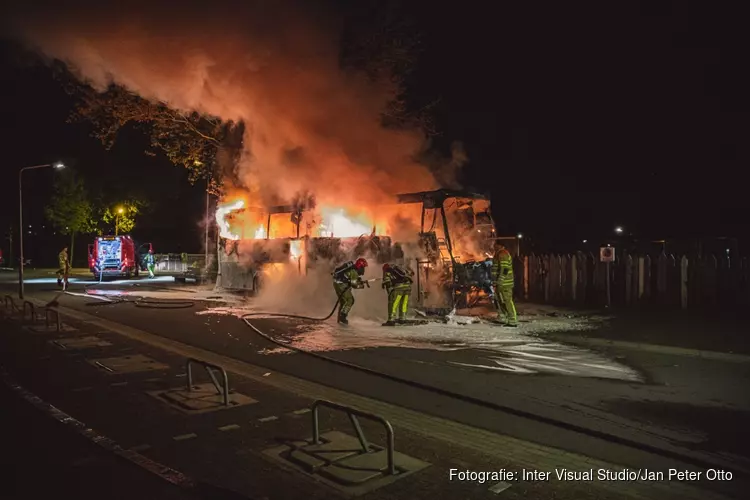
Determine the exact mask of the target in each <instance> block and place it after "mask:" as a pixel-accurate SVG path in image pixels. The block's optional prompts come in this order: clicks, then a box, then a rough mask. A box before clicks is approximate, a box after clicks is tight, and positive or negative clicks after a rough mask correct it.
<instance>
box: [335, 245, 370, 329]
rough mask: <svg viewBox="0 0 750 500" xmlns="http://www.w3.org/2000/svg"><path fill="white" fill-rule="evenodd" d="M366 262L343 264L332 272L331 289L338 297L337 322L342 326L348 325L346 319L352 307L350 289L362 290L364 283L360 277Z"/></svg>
mask: <svg viewBox="0 0 750 500" xmlns="http://www.w3.org/2000/svg"><path fill="white" fill-rule="evenodd" d="M366 267H367V261H366V260H365V259H362V258H359V259H357V261H356V262H352V261H349V262H345V263H343V264H341V265H340V266H339V267H337V268H336V270H335V271H333V289H334V290H336V295H337V296H338V297H339V318H338V322H339V323H341V324H342V325H348V324H349V321H348V320H347V319H346V317H347V316H348V315H349V311H351V310H352V306H353V305H354V294H353V293H352V288H364V287H365V282H364V281H362V276H363V275H364V274H365V268H366Z"/></svg>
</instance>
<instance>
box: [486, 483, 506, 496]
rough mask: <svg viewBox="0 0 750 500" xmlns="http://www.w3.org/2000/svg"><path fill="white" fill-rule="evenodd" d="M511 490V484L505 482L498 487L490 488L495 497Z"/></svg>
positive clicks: (497, 485) (498, 484)
mask: <svg viewBox="0 0 750 500" xmlns="http://www.w3.org/2000/svg"><path fill="white" fill-rule="evenodd" d="M508 488H510V483H506V482H505V481H500V482H499V483H497V484H496V485H494V486H492V487H491V488H490V493H494V494H495V495H499V494H500V493H502V492H503V491H505V490H507V489H508Z"/></svg>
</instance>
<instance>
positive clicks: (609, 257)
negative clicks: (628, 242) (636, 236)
mask: <svg viewBox="0 0 750 500" xmlns="http://www.w3.org/2000/svg"><path fill="white" fill-rule="evenodd" d="M599 260H600V261H602V262H614V261H615V249H614V247H601V248H600V249H599Z"/></svg>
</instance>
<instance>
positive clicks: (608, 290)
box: [607, 261, 612, 307]
mask: <svg viewBox="0 0 750 500" xmlns="http://www.w3.org/2000/svg"><path fill="white" fill-rule="evenodd" d="M609 275H610V267H609V261H607V307H610V306H611V305H612V294H611V293H610V284H609V282H610V276H609Z"/></svg>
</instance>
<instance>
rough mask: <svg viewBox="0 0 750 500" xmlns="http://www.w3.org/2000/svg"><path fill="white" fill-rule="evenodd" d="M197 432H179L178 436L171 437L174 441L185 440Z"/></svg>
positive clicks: (194, 435) (192, 437)
mask: <svg viewBox="0 0 750 500" xmlns="http://www.w3.org/2000/svg"><path fill="white" fill-rule="evenodd" d="M197 437H198V434H195V433H193V432H191V433H190V434H180V435H179V436H173V437H172V439H174V440H175V441H187V440H188V439H195V438H197Z"/></svg>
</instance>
